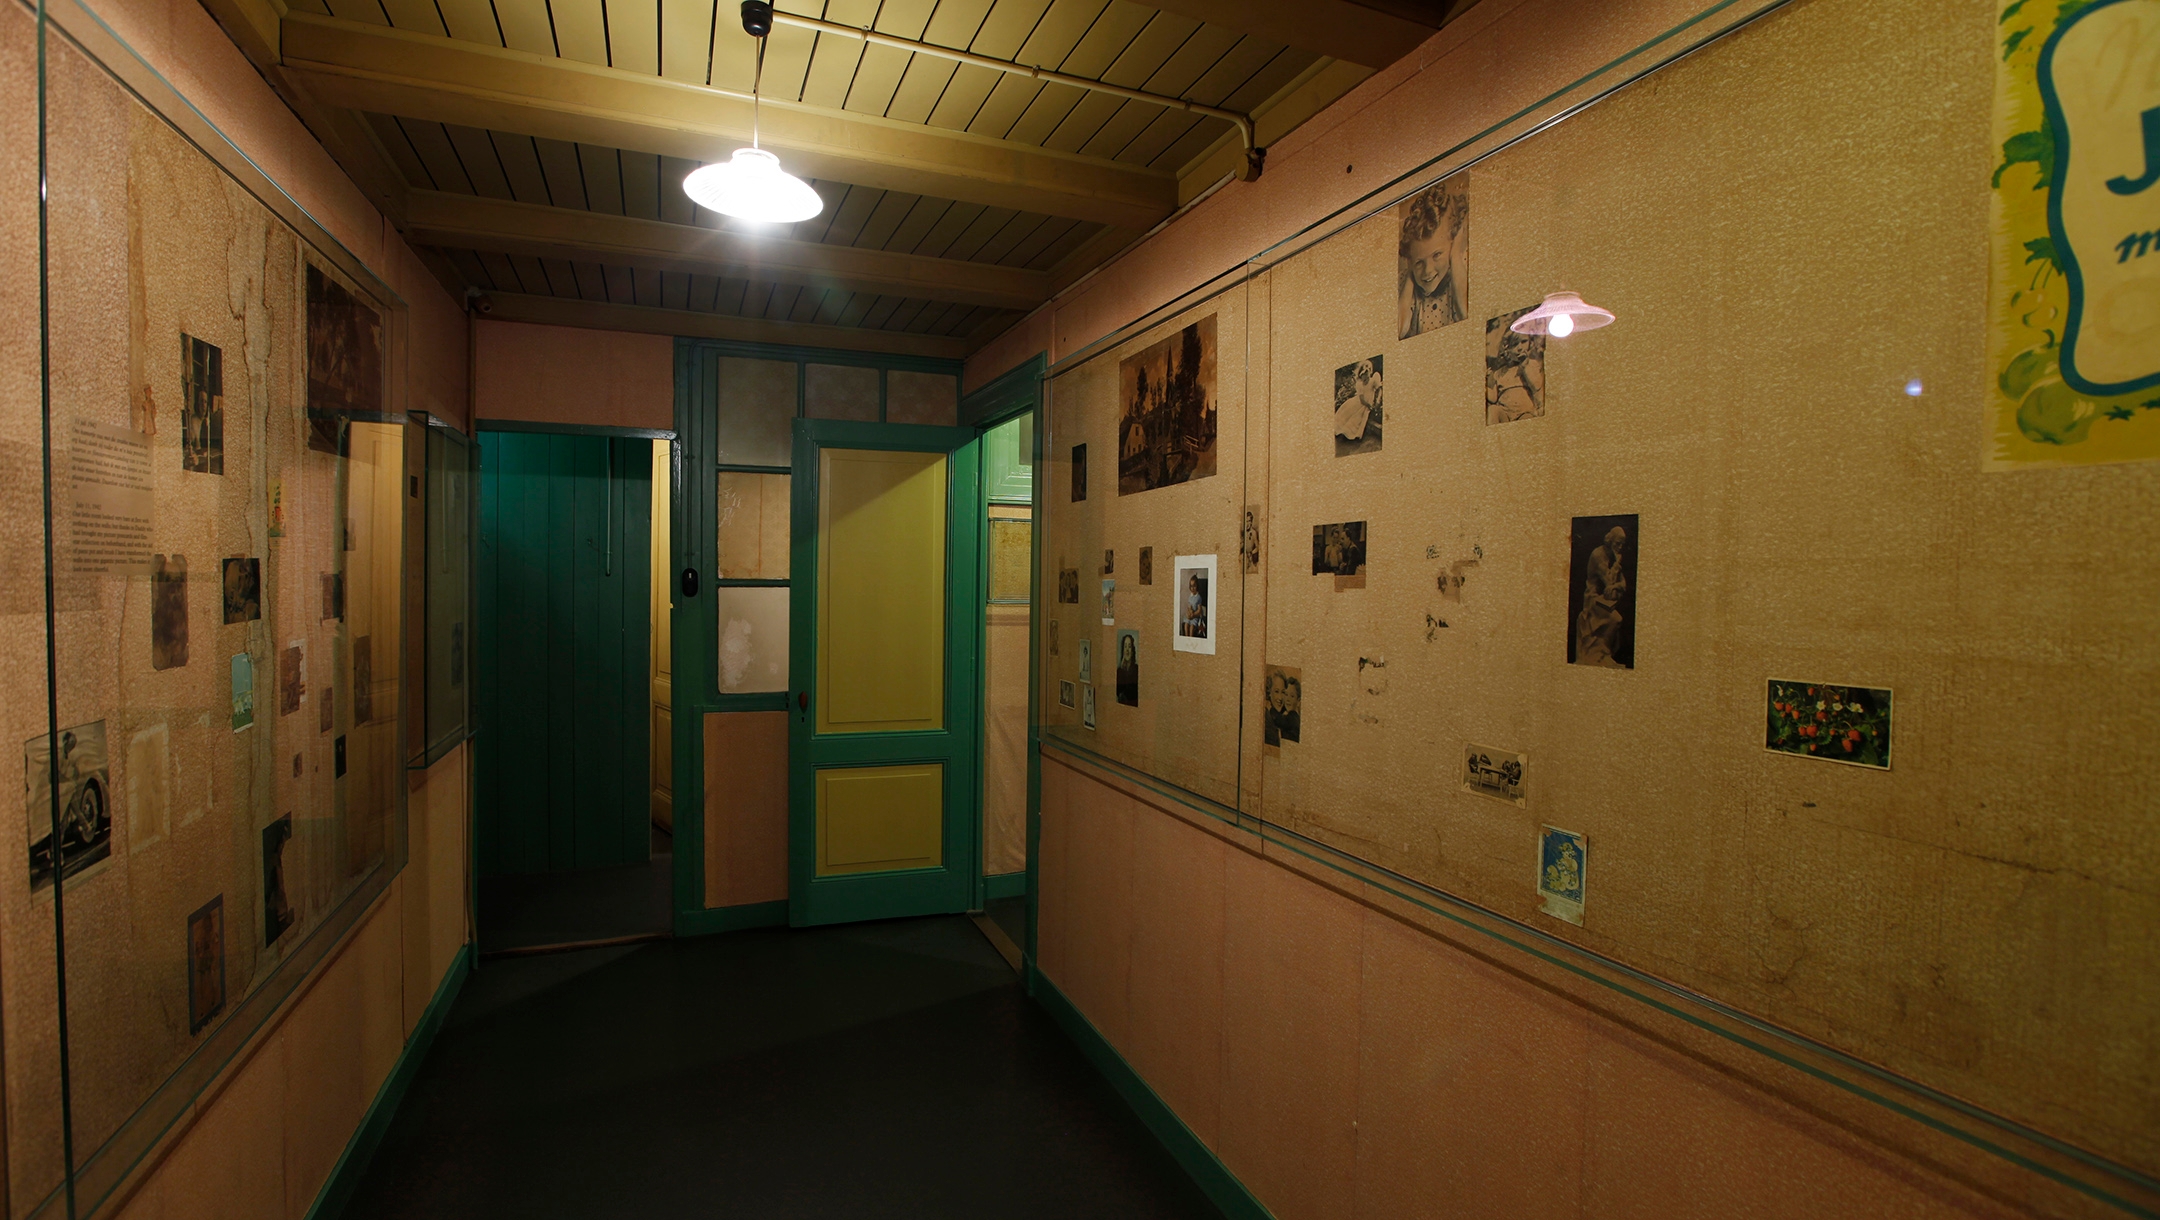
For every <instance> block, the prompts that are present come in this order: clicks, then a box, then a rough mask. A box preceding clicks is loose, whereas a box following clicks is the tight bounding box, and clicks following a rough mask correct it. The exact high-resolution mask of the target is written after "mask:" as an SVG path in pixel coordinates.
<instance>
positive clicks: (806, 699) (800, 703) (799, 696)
mask: <svg viewBox="0 0 2160 1220" xmlns="http://www.w3.org/2000/svg"><path fill="white" fill-rule="evenodd" d="M795 706H796V707H798V708H801V709H802V710H803V711H806V712H807V711H809V710H810V692H809V691H806V690H799V691H796V692H795Z"/></svg>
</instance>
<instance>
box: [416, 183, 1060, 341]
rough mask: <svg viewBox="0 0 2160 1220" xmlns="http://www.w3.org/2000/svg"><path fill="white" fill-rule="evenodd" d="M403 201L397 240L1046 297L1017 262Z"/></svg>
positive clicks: (499, 206) (495, 206)
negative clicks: (1005, 264)
mask: <svg viewBox="0 0 2160 1220" xmlns="http://www.w3.org/2000/svg"><path fill="white" fill-rule="evenodd" d="M407 200H408V202H407V205H406V227H405V237H406V240H408V241H411V242H415V243H418V244H422V245H430V246H441V247H444V248H446V249H467V250H492V251H495V252H497V253H501V254H528V255H532V256H534V257H536V258H563V259H572V260H585V261H588V262H596V263H608V264H612V265H615V266H622V267H638V268H645V269H649V270H653V271H673V272H680V273H683V274H687V275H712V276H732V277H736V278H739V279H753V280H769V281H774V282H778V283H782V284H795V285H801V286H805V287H811V288H839V289H845V290H847V291H849V292H872V293H883V294H885V295H888V296H898V297H921V298H927V299H929V300H933V301H955V302H959V303H962V304H967V305H993V306H996V307H998V308H1000V309H1018V310H1023V311H1025V310H1029V309H1033V308H1035V307H1036V306H1037V305H1040V304H1042V303H1043V302H1044V301H1045V300H1048V299H1049V297H1050V276H1049V275H1048V274H1047V273H1045V272H1041V271H1029V270H1027V269H1025V268H1021V267H999V266H994V265H992V264H989V263H969V262H961V261H959V260H958V259H944V258H930V257H926V256H923V255H916V254H904V253H899V252H896V251H890V250H862V249H857V248H855V247H853V246H840V245H828V244H826V243H824V242H814V241H793V240H789V239H787V238H781V237H764V236H758V235H754V234H749V233H743V232H738V231H734V230H727V229H701V228H695V227H692V226H690V225H678V224H668V223H666V222H664V221H657V220H638V219H634V218H632V217H628V216H610V215H608V214H607V213H604V212H587V211H581V210H578V209H574V208H556V207H547V206H544V205H540V204H530V203H512V202H510V201H508V200H501V199H482V198H479V197H478V196H474V195H451V194H446V193H443V192H440V191H421V190H415V191H412V192H410V193H409V194H408V196H407Z"/></svg>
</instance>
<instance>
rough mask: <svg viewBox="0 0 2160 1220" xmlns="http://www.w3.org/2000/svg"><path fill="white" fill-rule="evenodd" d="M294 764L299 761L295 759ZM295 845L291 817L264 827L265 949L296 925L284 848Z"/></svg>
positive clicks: (288, 816)
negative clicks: (289, 892) (288, 888)
mask: <svg viewBox="0 0 2160 1220" xmlns="http://www.w3.org/2000/svg"><path fill="white" fill-rule="evenodd" d="M293 760H294V761H295V762H298V761H299V756H298V755H294V757H293ZM290 842H292V815H291V814H289V813H288V814H286V815H285V816H284V817H281V818H279V819H278V820H277V821H275V822H272V823H270V824H269V825H268V826H265V827H263V832H262V856H263V865H262V867H263V871H262V895H263V945H264V946H265V947H268V946H270V945H274V944H276V943H277V938H278V937H280V936H283V935H285V929H287V928H290V927H292V925H293V908H292V901H291V900H290V899H289V898H288V897H287V896H286V894H285V845H286V844H287V843H290Z"/></svg>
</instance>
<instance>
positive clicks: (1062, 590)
mask: <svg viewBox="0 0 2160 1220" xmlns="http://www.w3.org/2000/svg"><path fill="white" fill-rule="evenodd" d="M1058 600H1059V601H1061V602H1063V603H1065V604H1066V605H1068V606H1077V605H1079V604H1080V569H1078V568H1059V569H1058Z"/></svg>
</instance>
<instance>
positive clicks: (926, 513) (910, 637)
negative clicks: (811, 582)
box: [817, 449, 946, 733]
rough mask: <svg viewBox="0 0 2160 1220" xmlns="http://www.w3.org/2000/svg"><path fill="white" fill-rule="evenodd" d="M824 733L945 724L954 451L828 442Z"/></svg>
mask: <svg viewBox="0 0 2160 1220" xmlns="http://www.w3.org/2000/svg"><path fill="white" fill-rule="evenodd" d="M818 475H819V477H818V594H817V596H818V606H817V616H818V617H817V640H818V644H817V669H818V672H817V693H818V700H817V731H818V732H819V733H896V732H907V731H910V730H934V729H941V728H943V727H945V563H946V555H945V531H946V512H945V501H946V455H944V454H942V453H895V452H885V451H881V450H864V449H826V450H823V451H822V452H821V453H820V454H819V471H818Z"/></svg>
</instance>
